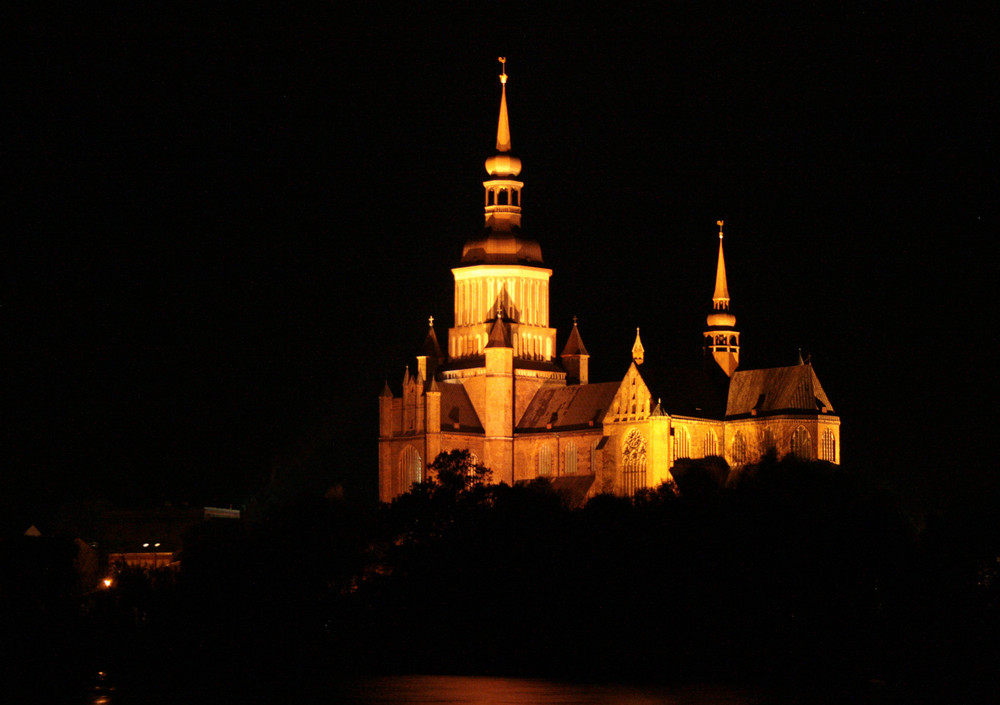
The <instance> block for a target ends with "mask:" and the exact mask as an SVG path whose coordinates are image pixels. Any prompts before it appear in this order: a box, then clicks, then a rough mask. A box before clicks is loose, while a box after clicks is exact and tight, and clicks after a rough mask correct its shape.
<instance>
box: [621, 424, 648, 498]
mask: <svg viewBox="0 0 1000 705" xmlns="http://www.w3.org/2000/svg"><path fill="white" fill-rule="evenodd" d="M645 487H646V440H645V439H644V438H643V437H642V434H641V433H639V430H638V429H635V428H633V429H632V430H631V431H629V434H628V436H626V438H625V445H624V446H623V447H622V492H623V493H624V494H625V496H627V497H631V496H632V495H634V494H635V493H636V492H637V491H638V490H641V489H644V488H645Z"/></svg>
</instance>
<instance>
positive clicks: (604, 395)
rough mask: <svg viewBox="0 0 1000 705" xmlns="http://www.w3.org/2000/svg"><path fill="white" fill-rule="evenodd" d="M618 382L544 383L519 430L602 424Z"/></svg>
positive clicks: (571, 427)
mask: <svg viewBox="0 0 1000 705" xmlns="http://www.w3.org/2000/svg"><path fill="white" fill-rule="evenodd" d="M619 386H620V383H619V382H602V383H600V384H581V385H573V386H569V387H558V386H554V385H553V386H551V387H542V388H541V389H539V390H538V392H537V393H536V394H535V396H534V398H532V400H531V403H530V404H528V408H527V409H525V411H524V415H523V416H521V420H520V421H519V422H518V424H517V431H518V432H531V431H547V430H550V429H549V426H550V425H551V430H554V431H555V430H559V431H572V430H578V429H585V428H591V427H592V426H593V427H600V424H601V421H602V420H603V419H604V414H605V413H607V410H608V407H609V406H611V402H612V401H613V400H614V398H615V392H617V391H618V387H619Z"/></svg>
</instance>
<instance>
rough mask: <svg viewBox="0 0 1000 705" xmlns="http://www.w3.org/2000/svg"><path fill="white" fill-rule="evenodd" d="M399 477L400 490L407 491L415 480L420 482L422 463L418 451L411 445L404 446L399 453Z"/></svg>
mask: <svg viewBox="0 0 1000 705" xmlns="http://www.w3.org/2000/svg"><path fill="white" fill-rule="evenodd" d="M399 477H400V479H401V480H402V488H401V489H402V491H403V492H409V491H410V488H411V487H413V484H414V483H416V482H422V481H423V479H424V477H423V463H422V461H421V459H420V453H418V452H417V449H416V448H414V447H413V446H406V447H405V448H404V449H403V452H402V453H400V454H399Z"/></svg>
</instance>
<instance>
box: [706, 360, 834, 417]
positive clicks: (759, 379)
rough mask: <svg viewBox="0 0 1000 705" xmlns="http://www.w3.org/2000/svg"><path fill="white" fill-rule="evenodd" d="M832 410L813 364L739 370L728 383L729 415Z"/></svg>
mask: <svg viewBox="0 0 1000 705" xmlns="http://www.w3.org/2000/svg"><path fill="white" fill-rule="evenodd" d="M824 409H825V410H826V411H825V413H833V405H832V404H831V403H830V399H829V398H828V397H827V396H826V392H824V391H823V387H822V385H820V383H819V378H818V377H816V373H815V372H814V371H813V367H812V365H793V366H791V367H769V368H765V369H762V370H739V369H738V370H736V372H734V373H733V378H732V381H731V382H730V385H729V399H728V402H727V404H726V418H734V417H740V416H750V415H753V414H756V415H757V416H763V415H767V414H788V413H807V414H818V413H821V412H823V410H824Z"/></svg>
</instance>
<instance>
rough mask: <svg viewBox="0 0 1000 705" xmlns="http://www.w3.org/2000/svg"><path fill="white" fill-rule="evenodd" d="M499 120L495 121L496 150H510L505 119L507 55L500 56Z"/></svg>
mask: <svg viewBox="0 0 1000 705" xmlns="http://www.w3.org/2000/svg"><path fill="white" fill-rule="evenodd" d="M500 66H501V67H502V68H501V69H500V70H501V71H502V73H501V74H500V120H499V121H498V122H497V151H498V152H509V151H510V123H509V122H508V121H507V57H504V56H501V57H500Z"/></svg>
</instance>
